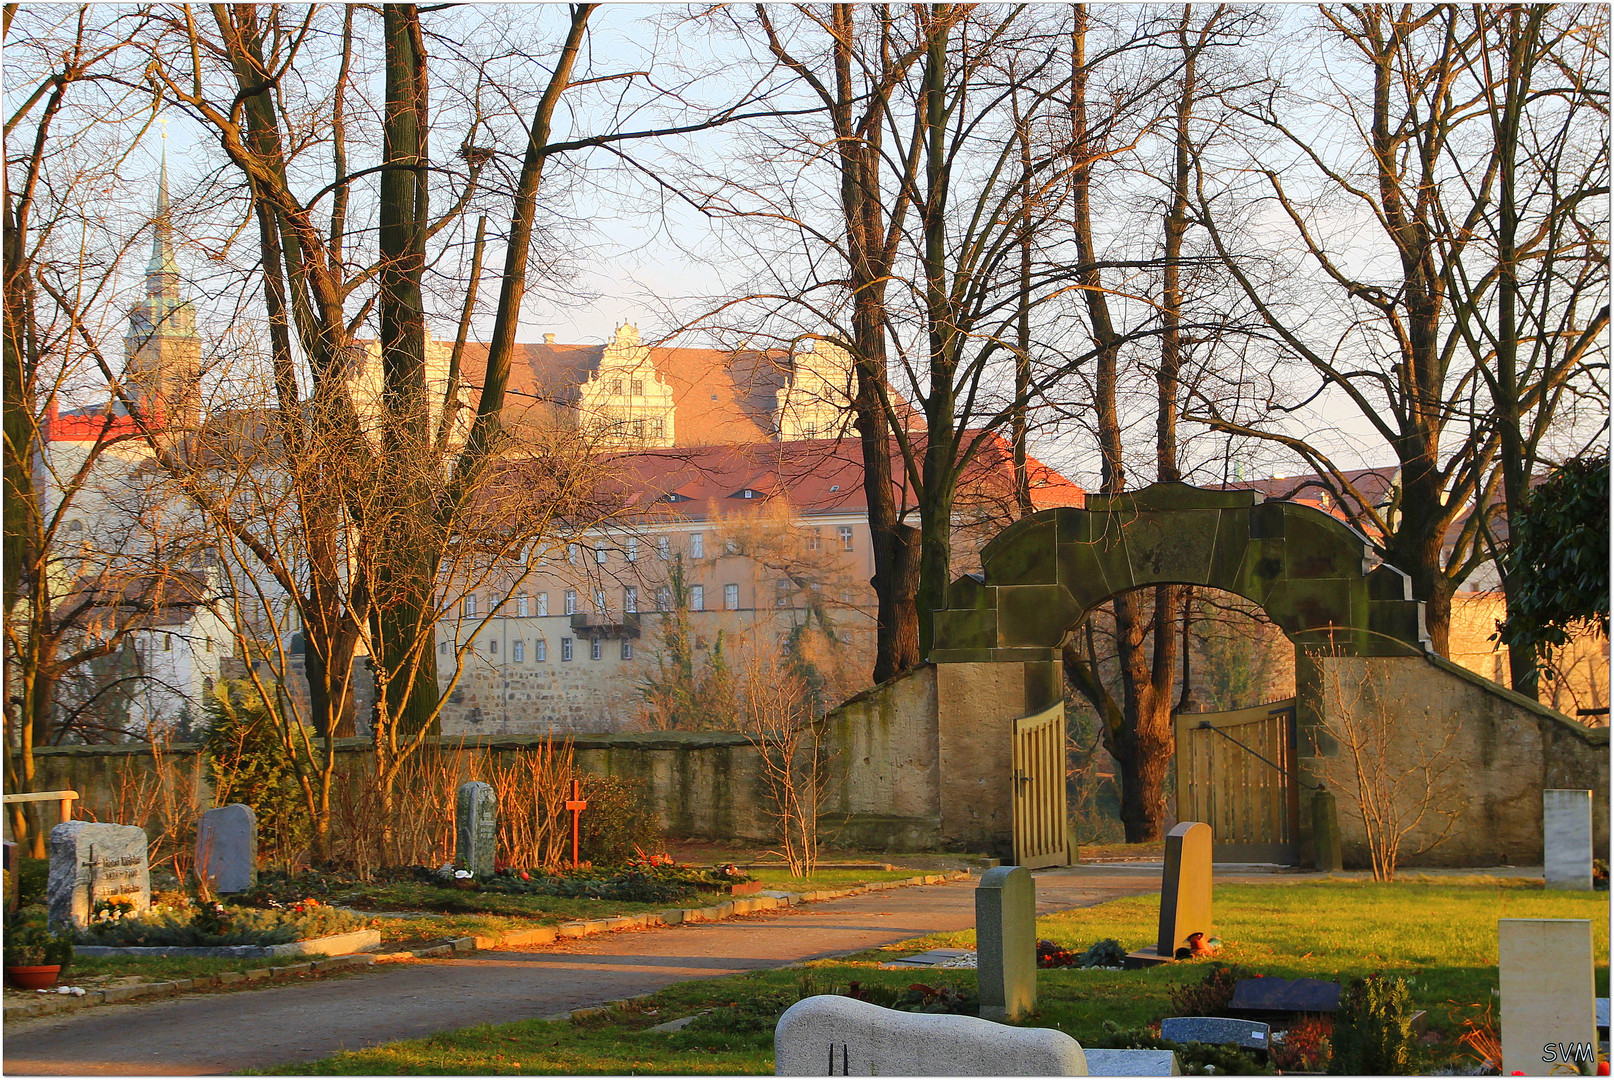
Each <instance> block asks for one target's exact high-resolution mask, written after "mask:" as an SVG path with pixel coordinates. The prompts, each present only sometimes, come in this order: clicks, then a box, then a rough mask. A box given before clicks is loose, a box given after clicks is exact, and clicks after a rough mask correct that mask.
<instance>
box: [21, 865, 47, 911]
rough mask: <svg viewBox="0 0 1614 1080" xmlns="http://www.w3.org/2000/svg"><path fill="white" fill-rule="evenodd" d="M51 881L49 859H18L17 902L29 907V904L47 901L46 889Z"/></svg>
mask: <svg viewBox="0 0 1614 1080" xmlns="http://www.w3.org/2000/svg"><path fill="white" fill-rule="evenodd" d="M49 882H50V860H49V859H22V858H19V859H18V860H17V904H18V906H19V907H27V906H28V905H29V904H43V903H44V902H45V889H46V886H47V885H48V884H49Z"/></svg>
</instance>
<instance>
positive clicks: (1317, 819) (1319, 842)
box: [1311, 788, 1345, 873]
mask: <svg viewBox="0 0 1614 1080" xmlns="http://www.w3.org/2000/svg"><path fill="white" fill-rule="evenodd" d="M1311 842H1312V851H1313V856H1312V865H1313V867H1314V868H1315V869H1317V870H1320V871H1322V872H1323V873H1332V872H1334V871H1335V870H1340V869H1343V868H1344V866H1345V858H1344V853H1343V850H1342V848H1341V844H1340V838H1339V805H1338V804H1337V803H1336V802H1335V801H1334V793H1333V792H1332V791H1329V790H1328V789H1327V788H1323V789H1321V790H1320V791H1316V792H1313V793H1312V796H1311Z"/></svg>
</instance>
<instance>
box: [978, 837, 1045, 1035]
mask: <svg viewBox="0 0 1614 1080" xmlns="http://www.w3.org/2000/svg"><path fill="white" fill-rule="evenodd" d="M975 952H976V970H977V978H978V980H979V987H980V995H981V1015H982V1016H983V1017H985V1018H986V1019H988V1020H1018V1019H1020V1018H1021V1017H1022V1016H1024V1015H1026V1014H1027V1013H1029V1012H1030V1011H1031V1010H1032V1009H1034V1008H1036V1007H1037V885H1036V882H1034V881H1032V880H1031V871H1029V870H1027V869H1026V868H1025V867H1023V866H994V867H993V868H992V869H990V870H988V871H987V872H986V873H984V874H982V875H981V883H980V884H979V885H977V886H976V887H975Z"/></svg>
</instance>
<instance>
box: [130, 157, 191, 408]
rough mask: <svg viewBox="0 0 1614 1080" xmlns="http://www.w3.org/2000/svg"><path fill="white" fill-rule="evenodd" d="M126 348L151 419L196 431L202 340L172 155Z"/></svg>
mask: <svg viewBox="0 0 1614 1080" xmlns="http://www.w3.org/2000/svg"><path fill="white" fill-rule="evenodd" d="M123 346H124V357H125V359H124V367H123V372H124V384H125V386H126V387H127V388H128V389H129V391H130V393H131V396H133V397H134V398H135V399H136V400H137V401H139V403H140V408H141V410H142V411H143V412H144V413H145V414H146V416H147V417H148V418H149V419H150V420H151V421H152V422H154V423H156V422H160V423H161V425H162V426H164V427H166V428H169V429H171V430H173V431H176V432H178V431H186V430H194V429H195V427H196V424H197V422H198V420H199V412H200V396H201V387H200V382H201V374H202V364H201V356H202V343H201V339H200V338H198V337H197V336H196V307H195V305H194V304H192V303H191V302H190V301H188V300H186V299H184V298H183V297H182V296H181V295H180V292H179V264H178V263H177V262H175V261H174V225H173V220H172V217H171V216H170V213H169V206H168V154H167V152H166V151H165V152H164V153H163V161H162V174H161V179H160V180H159V182H158V187H157V216H156V218H155V219H154V220H153V222H152V236H151V261H150V262H148V263H147V264H146V296H145V299H143V300H141V301H140V303H138V304H136V305H135V307H134V310H133V311H131V312H130V313H129V332H128V334H127V335H126V336H125V337H124V339H123Z"/></svg>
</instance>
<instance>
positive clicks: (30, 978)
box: [6, 964, 62, 990]
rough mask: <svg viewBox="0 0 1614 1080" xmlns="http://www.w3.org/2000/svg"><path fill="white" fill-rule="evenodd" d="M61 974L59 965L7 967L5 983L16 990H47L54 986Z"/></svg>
mask: <svg viewBox="0 0 1614 1080" xmlns="http://www.w3.org/2000/svg"><path fill="white" fill-rule="evenodd" d="M61 973H62V965H60V964H42V965H40V966H38V967H8V968H6V981H7V982H9V983H11V985H12V986H15V987H16V988H17V989H18V990H49V989H50V988H51V987H53V986H55V985H56V979H57V976H59V975H61Z"/></svg>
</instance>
